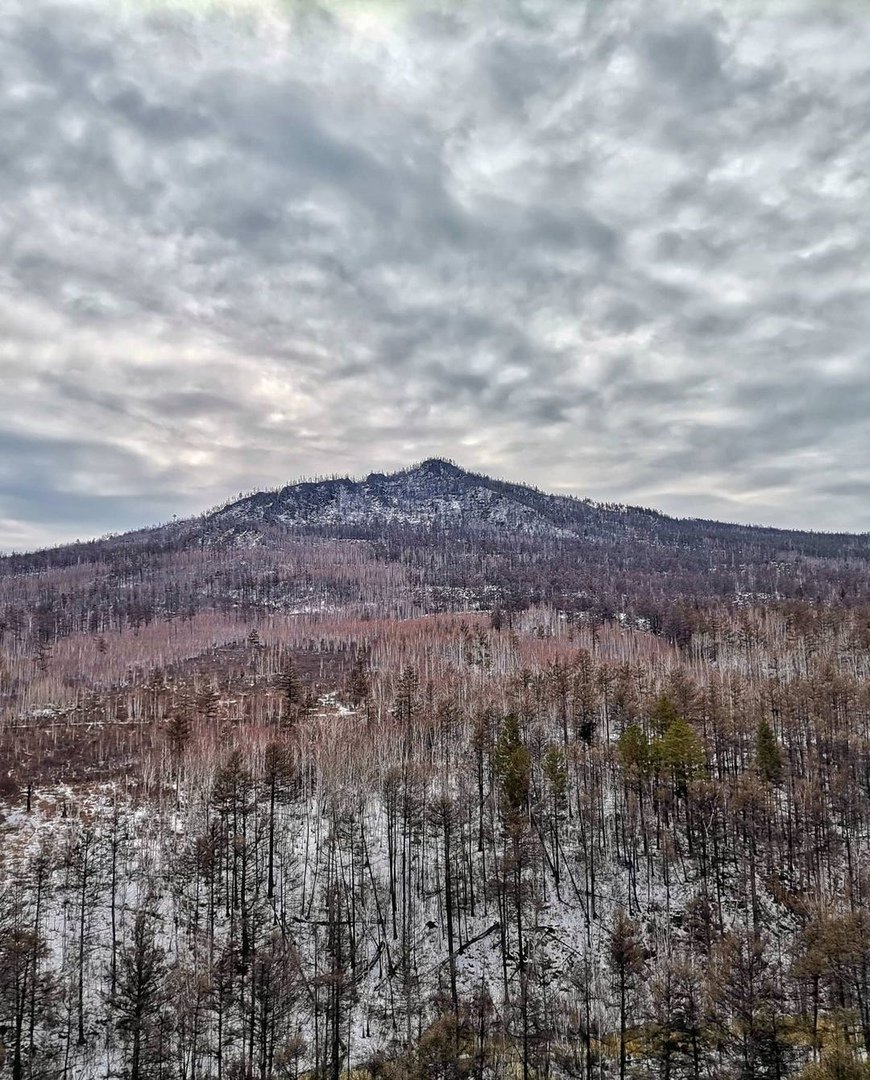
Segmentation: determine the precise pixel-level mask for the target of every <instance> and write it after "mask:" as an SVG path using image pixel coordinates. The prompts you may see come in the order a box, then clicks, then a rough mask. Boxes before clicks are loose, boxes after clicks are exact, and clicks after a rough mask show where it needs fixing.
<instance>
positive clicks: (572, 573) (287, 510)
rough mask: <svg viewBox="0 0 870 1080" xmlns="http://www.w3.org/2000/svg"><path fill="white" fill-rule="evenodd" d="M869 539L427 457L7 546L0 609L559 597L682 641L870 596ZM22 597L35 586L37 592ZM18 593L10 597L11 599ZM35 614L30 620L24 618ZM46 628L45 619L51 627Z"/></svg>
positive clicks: (350, 605)
mask: <svg viewBox="0 0 870 1080" xmlns="http://www.w3.org/2000/svg"><path fill="white" fill-rule="evenodd" d="M868 572H870V537H868V536H867V535H849V534H833V533H813V532H795V531H788V530H782V529H770V528H760V527H750V526H743V525H730V524H724V523H721V522H715V521H703V520H694V519H685V520H683V519H677V518H671V517H667V516H666V515H664V514H660V513H657V512H656V511H653V510H648V509H643V508H639V507H630V506H621V505H618V504H610V503H596V502H592V501H590V500H585V499H578V498H572V497H567V496H556V495H548V494H545V493H543V492H541V491H538V490H537V489H535V488H531V487H528V486H524V485H521V484H514V483H508V482H505V481H501V480H495V479H493V478H491V477H488V476H485V475H482V474H478V473H473V472H467V471H465V470H464V469H461V468H460V467H459V466H457V465H455V464H453V463H452V462H449V461H444V460H441V459H437V458H435V459H430V460H427V461H424V462H422V463H421V464H418V465H415V466H413V467H411V468H408V469H404V470H402V471H400V472H396V473H391V474H386V475H385V474H382V473H371V474H370V475H369V476H367V477H366V478H365V479H363V480H353V479H350V478H343V479H329V480H320V481H313V482H303V483H297V484H291V485H289V486H287V487H284V488H282V489H280V490H277V491H267V492H266V491H264V492H259V493H256V494H253V495H249V496H247V497H245V498H242V499H239V500H237V501H235V502H232V503H229V504H227V505H225V506H223V507H220V508H218V509H216V510H213V511H211V512H209V513H206V514H203V515H202V516H200V517H197V518H191V519H188V520H186V521H180V522H172V523H170V524H167V525H163V526H159V527H156V528H151V529H143V530H140V531H138V532H133V533H127V534H124V535H121V536H115V537H110V538H108V539H103V540H95V541H91V542H89V543H79V544H72V545H67V546H65V547H60V548H55V549H51V550H47V551H42V552H36V553H32V554H27V555H16V556H10V557H7V558H5V559H2V560H0V583H2V585H3V588H2V589H0V620H2V617H3V616H2V612H3V603H4V602H5V604H6V606H7V608H8V609H9V612H10V613H9V614H7V617H6V621H7V622H8V621H9V619H12V620H13V621H14V620H16V619H22V618H24V617H25V615H24V614H22V607H23V606H26V605H25V604H24V601H23V598H25V597H28V598H29V597H30V596H31V595H32V591H33V588H34V582H33V575H34V574H38V575H39V579H38V580H39V596H40V606H39V610H38V612H37V616H38V618H40V619H44V620H45V621H46V624H47V625H48V626H50V627H51V634H56V633H64V632H68V631H67V630H64V628H68V627H71V626H74V625H78V624H80V623H81V622H82V620H83V619H86V618H87V619H90V620H93V619H104V618H107V619H108V620H109V621H110V622H112V621H117V620H120V621H121V622H123V621H124V620H130V619H133V620H134V621H141V622H144V623H147V622H149V621H150V620H152V619H153V618H155V617H162V616H163V615H165V614H167V613H168V614H169V615H170V616H174V615H177V614H180V613H182V612H187V613H189V614H193V613H196V612H204V611H210V610H217V611H230V610H238V609H242V610H244V611H249V612H252V613H253V612H257V611H264V612H278V611H282V612H293V611H310V610H315V609H316V610H325V609H330V610H336V609H338V608H341V609H343V610H346V611H347V613H348V614H353V615H358V616H362V617H366V618H368V617H372V616H373V615H376V614H378V613H380V612H383V611H384V610H387V611H388V612H389V613H390V614H391V615H393V616H397V615H401V616H402V617H406V616H408V615H413V614H426V613H430V612H433V611H444V610H474V609H478V610H479V609H484V610H489V609H492V608H493V607H502V608H505V609H508V610H522V609H524V608H527V607H529V606H530V605H534V604H541V603H544V604H550V605H553V606H554V607H555V608H558V609H559V610H562V611H564V612H567V613H569V614H571V613H583V612H586V613H595V615H596V617H599V618H601V619H604V620H605V621H606V620H608V619H612V618H614V617H617V616H619V617H620V618H623V619H624V618H628V619H630V620H634V621H635V622H638V621H639V622H638V624H639V625H640V624H642V625H646V626H649V627H650V628H651V629H653V630H655V631H657V632H661V633H665V634H667V635H668V636H671V637H674V638H677V639H679V640H687V636H688V634H689V629H688V626H689V624H691V623H692V621H693V620H695V621H696V620H697V618H698V616H697V614H692V612H695V613H697V612H699V611H704V610H709V609H711V608H715V607H717V606H721V605H723V604H725V605H733V604H739V605H744V606H745V605H746V604H752V603H755V602H762V603H765V604H768V603H776V604H788V603H791V602H796V601H798V602H810V603H813V604H824V603H831V602H836V603H838V604H845V605H847V606H854V605H859V604H862V603H864V602H867V601H868V600H870V573H868ZM28 602H29V601H28ZM16 605H18V606H16ZM27 617H32V614H31V615H28V616H27ZM47 632H48V631H47Z"/></svg>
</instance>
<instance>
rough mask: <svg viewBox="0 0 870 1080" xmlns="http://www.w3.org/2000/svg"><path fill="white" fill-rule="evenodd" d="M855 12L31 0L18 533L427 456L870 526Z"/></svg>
mask: <svg viewBox="0 0 870 1080" xmlns="http://www.w3.org/2000/svg"><path fill="white" fill-rule="evenodd" d="M868 56H870V13H868V11H867V9H866V8H865V7H864V6H860V5H854V6H852V5H847V4H835V3H827V4H826V3H821V2H820V0H812V2H811V3H807V4H806V6H803V7H802V6H799V5H798V4H796V3H790V4H783V3H777V2H774V0H771V2H770V3H766V4H756V5H745V4H741V3H739V2H735V3H729V4H727V5H725V4H723V5H722V7H721V8H716V7H713V6H711V5H709V4H707V3H705V2H703V0H702V2H701V3H698V2H694V3H680V2H677V0H662V2H659V3H655V4H651V3H649V2H648V0H606V2H605V0H589V2H579V0H534V2H533V0H528V2H526V0H487V2H486V3H485V4H480V5H478V4H477V3H475V2H470V3H468V2H464V3H461V4H460V3H448V2H444V0H442V2H441V3H438V4H429V3H428V0H415V2H414V3H413V4H408V5H401V4H397V3H393V4H381V5H379V6H375V5H370V6H367V5H366V4H359V3H358V4H355V5H353V6H350V7H347V8H342V7H341V6H333V7H331V8H321V9H317V8H316V7H315V4H314V3H313V0H312V2H309V3H306V4H304V5H300V6H298V7H292V6H283V7H281V6H279V5H277V4H268V3H261V4H255V3H254V2H253V0H249V3H247V4H242V3H238V4H236V5H235V6H233V5H231V4H228V3H225V4H223V5H217V4H208V3H201V4H199V5H193V4H188V5H187V6H186V7H181V6H178V5H174V6H173V5H168V4H156V3H151V4H138V5H133V4H130V5H126V6H125V5H123V4H119V3H117V2H114V0H111V2H110V0H55V2H48V0H7V3H6V4H5V5H4V16H3V27H2V30H0V133H2V134H0V327H2V330H0V392H2V397H3V402H4V408H3V410H2V416H0V548H2V547H6V548H11V547H16V548H23V547H28V546H33V545H36V544H39V543H46V542H54V541H59V540H62V539H69V538H72V537H74V536H86V535H92V534H95V533H99V532H102V531H105V530H109V529H123V528H129V527H132V526H134V525H136V524H145V523H149V522H153V521H156V520H161V519H166V518H168V517H169V516H171V515H172V514H173V513H178V514H186V513H189V512H193V511H196V510H200V509H204V508H205V507H206V506H208V505H210V504H212V503H214V502H216V501H218V500H221V499H223V498H224V497H226V496H229V495H233V494H235V493H236V492H238V491H239V490H247V489H250V488H253V487H258V488H259V487H265V486H272V485H275V484H279V483H286V482H288V481H289V480H291V479H293V478H295V477H297V476H300V475H302V474H312V473H328V472H351V473H356V474H359V473H365V472H368V471H369V470H371V469H379V470H387V469H390V468H393V467H399V466H402V465H405V464H408V463H410V462H411V461H413V460H416V459H420V458H423V457H426V456H430V455H432V454H440V455H449V456H452V457H454V458H455V459H457V460H458V461H459V462H460V463H461V464H462V465H464V466H466V467H474V468H480V469H483V470H486V471H489V472H491V473H494V474H497V475H502V476H506V477H508V478H511V479H516V480H525V481H532V482H535V483H537V484H539V485H540V486H542V487H545V488H547V489H550V490H557V491H565V492H569V491H570V492H576V493H578V494H583V495H590V496H593V497H596V498H606V499H611V498H612V499H619V500H623V501H630V502H639V503H643V504H647V505H655V506H657V507H659V508H661V509H664V510H667V511H671V512H675V513H680V514H692V515H704V516H716V517H721V518H728V519H734V520H744V521H764V522H771V523H776V524H784V525H794V526H804V527H822V528H842V529H853V530H865V529H868V528H870V500H868V498H867V495H868V493H870V480H868V475H870V437H868V433H870V432H868V428H870V424H868V416H870V262H868V253H870V239H868V234H867V227H866V217H867V213H868V208H870V190H868V188H870V126H868V124H867V117H868V116H870V70H868V65H867V57H868Z"/></svg>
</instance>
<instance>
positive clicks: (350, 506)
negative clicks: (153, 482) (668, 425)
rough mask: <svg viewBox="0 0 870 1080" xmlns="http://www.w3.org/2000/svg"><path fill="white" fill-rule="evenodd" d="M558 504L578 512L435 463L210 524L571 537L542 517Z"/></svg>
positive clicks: (279, 497) (248, 502) (269, 502)
mask: <svg viewBox="0 0 870 1080" xmlns="http://www.w3.org/2000/svg"><path fill="white" fill-rule="evenodd" d="M557 503H572V504H573V505H574V506H576V507H578V508H579V507H580V506H582V505H583V504H582V503H580V502H579V501H577V500H565V499H557V498H554V497H548V496H545V495H541V494H540V493H538V492H535V491H533V490H532V489H531V488H524V487H522V486H520V485H514V484H504V483H501V482H499V481H495V480H491V479H490V478H488V477H485V476H480V475H477V474H475V473H469V472H465V471H464V470H463V469H460V468H459V467H458V466H456V465H453V464H452V463H451V462H448V461H443V460H441V459H438V458H433V459H430V460H428V461H424V462H423V463H422V464H420V465H416V466H414V467H413V468H410V469H406V470H404V471H402V472H397V473H392V474H390V475H384V474H383V473H371V474H370V475H369V476H368V477H366V479H365V480H360V481H356V480H350V479H341V480H324V481H320V482H315V483H301V484H293V485H291V486H289V487H285V488H283V489H282V490H280V491H276V492H262V493H258V494H256V495H252V496H250V497H248V498H245V499H242V500H240V501H239V502H236V503H233V504H231V505H230V506H227V507H225V508H224V509H222V510H219V511H218V512H216V513H215V514H212V515H211V517H210V519H209V521H210V523H211V524H212V525H217V526H219V527H223V528H231V529H234V530H238V529H251V528H256V527H257V526H259V525H262V524H267V523H268V524H276V525H284V526H288V527H291V528H302V527H329V526H356V527H364V528H376V527H378V526H385V525H401V526H421V527H425V528H433V527H440V528H445V529H452V528H459V527H461V528H462V529H463V530H467V531H472V532H473V531H489V530H493V529H494V530H507V531H510V532H514V533H516V532H522V533H526V534H529V535H533V536H546V535H549V536H567V535H573V534H574V531H575V530H574V529H572V528H570V527H567V528H566V527H565V525H563V524H560V523H559V522H557V521H555V520H554V519H553V515H552V513H551V512H548V511H551V509H552V507H553V505H554V504H557Z"/></svg>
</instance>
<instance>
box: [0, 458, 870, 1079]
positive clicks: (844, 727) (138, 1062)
mask: <svg viewBox="0 0 870 1080" xmlns="http://www.w3.org/2000/svg"><path fill="white" fill-rule="evenodd" d="M487 493H488V494H487ZM868 559H870V544H868V540H867V538H866V537H836V536H831V535H826V534H801V533H785V532H777V531H775V530H752V529H747V528H743V527H738V526H726V525H720V524H717V523H706V522H678V521H674V520H673V519H668V518H664V517H662V516H660V515H657V514H655V513H653V512H651V511H642V510H632V509H628V508H622V507H605V506H600V505H598V504H591V503H585V502H582V501H579V500H568V499H559V498H555V497H551V496H546V495H542V494H541V493H539V492H535V491H532V490H531V489H528V488H518V487H516V486H515V485H507V484H502V483H501V482H497V481H490V480H488V479H487V478H485V477H484V478H481V477H476V476H472V475H471V474H467V473H463V472H462V470H459V469H457V468H456V467H454V466H450V465H449V464H447V463H443V462H434V463H433V462H429V463H424V465H423V466H420V467H417V468H416V469H412V470H408V471H407V472H405V473H402V474H396V476H394V477H369V478H368V480H366V481H364V482H359V483H357V482H353V481H325V482H323V483H319V484H313V485H302V486H296V487H293V488H289V489H285V490H284V491H282V492H279V493H272V494H266V495H257V496H254V497H251V498H249V499H246V500H243V501H242V502H240V503H235V504H232V505H230V506H228V507H226V508H223V509H221V510H220V511H217V512H215V513H213V514H210V515H205V516H204V517H203V518H201V519H196V520H193V521H188V522H181V523H176V524H173V525H170V526H165V527H163V528H158V529H151V530H146V531H143V532H142V533H137V534H130V535H128V536H122V537H114V538H108V539H105V540H103V541H99V542H94V543H91V544H79V545H72V546H70V547H68V548H61V549H56V550H52V551H47V552H42V553H37V554H35V555H21V556H14V557H10V558H7V559H5V560H3V561H2V562H0V703H2V724H0V757H2V761H3V770H2V775H0V814H2V819H0V843H2V847H0V881H2V884H0V1076H3V1077H5V1076H9V1077H14V1078H15V1080H24V1078H28V1080H36V1078H46V1080H48V1078H56V1077H67V1078H69V1080H73V1078H75V1080H91V1078H93V1080H97V1078H101V1080H102V1078H115V1077H117V1078H121V1077H124V1078H130V1080H146V1078H160V1080H206V1078H220V1080H240V1078H251V1080H277V1078H281V1077H284V1078H287V1077H292V1078H293V1080H299V1078H300V1077H314V1076H326V1077H330V1078H331V1080H338V1078H339V1077H342V1076H347V1075H350V1074H351V1073H352V1074H353V1075H354V1076H355V1077H371V1078H372V1080H377V1078H386V1080H414V1078H418V1077H419V1078H422V1077H426V1078H430V1077H431V1078H444V1080H448V1078H450V1080H457V1078H460V1077H474V1078H477V1080H484V1078H490V1077H492V1078H495V1077H505V1078H508V1077H511V1078H514V1077H520V1076H521V1077H522V1078H523V1080H529V1078H532V1077H534V1078H538V1077H541V1078H543V1077H573V1078H578V1080H592V1078H600V1077H619V1078H620V1080H626V1078H629V1077H638V1078H641V1077H643V1078H661V1080H683V1078H686V1080H689V1078H691V1080H700V1078H709V1080H719V1078H728V1077H731V1078H735V1080H736V1078H740V1080H756V1078H758V1080H767V1078H771V1080H772V1078H786V1077H801V1078H802V1080H828V1078H830V1080H835V1078H836V1080H851V1078H853V1077H855V1078H858V1077H862V1076H866V1075H867V1071H866V1067H865V1064H864V1063H865V1060H866V1059H867V1057H868V1055H870V911H868V897H870V861H868V855H870V682H868V675H870V595H868V594H870V586H868V574H867V571H868Z"/></svg>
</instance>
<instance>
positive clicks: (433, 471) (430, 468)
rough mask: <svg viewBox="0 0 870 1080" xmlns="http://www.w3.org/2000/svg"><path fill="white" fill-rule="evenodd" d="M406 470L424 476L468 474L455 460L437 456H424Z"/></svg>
mask: <svg viewBox="0 0 870 1080" xmlns="http://www.w3.org/2000/svg"><path fill="white" fill-rule="evenodd" d="M408 471H409V472H411V473H420V474H422V475H424V476H457V477H459V476H468V473H467V472H466V471H465V469H462V468H460V467H459V466H458V465H457V464H456V462H454V461H451V460H450V459H449V458H438V457H433V458H426V460H425V461H421V462H420V464H419V465H412V466H411V468H410V469H409V470H408Z"/></svg>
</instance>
